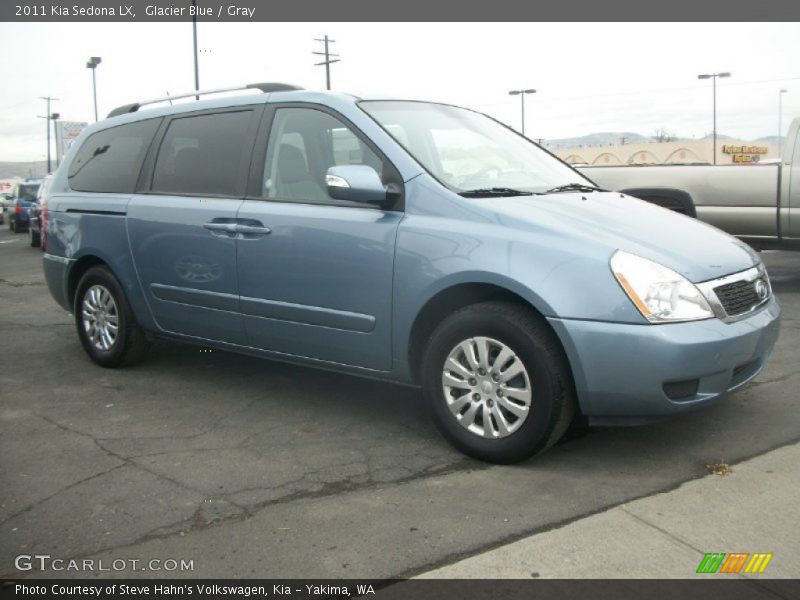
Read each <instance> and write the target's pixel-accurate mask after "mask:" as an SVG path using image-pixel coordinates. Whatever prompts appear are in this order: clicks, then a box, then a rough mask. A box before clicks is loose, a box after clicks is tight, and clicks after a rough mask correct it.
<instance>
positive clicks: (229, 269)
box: [44, 84, 780, 462]
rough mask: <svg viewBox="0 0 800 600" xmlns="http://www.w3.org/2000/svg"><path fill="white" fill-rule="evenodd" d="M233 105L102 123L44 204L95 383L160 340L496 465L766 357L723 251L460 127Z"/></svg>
mask: <svg viewBox="0 0 800 600" xmlns="http://www.w3.org/2000/svg"><path fill="white" fill-rule="evenodd" d="M243 89H245V88H243ZM247 89H248V92H247V93H242V94H238V95H237V94H233V95H227V96H225V97H220V96H216V97H213V96H212V97H211V98H210V99H206V100H201V101H197V102H188V103H176V104H174V105H172V104H169V105H167V104H166V103H165V102H161V105H158V101H153V102H152V103H148V102H137V103H134V104H130V105H126V106H122V107H120V108H118V109H115V110H114V111H112V113H111V114H110V115H109V118H107V119H106V120H103V121H101V122H99V123H96V124H94V125H92V126H90V127H88V128H86V130H85V131H84V132H83V133H82V134H81V137H80V139H78V140H77V141H76V143H74V144H73V146H72V148H71V149H70V151H69V153H68V155H67V156H66V158H65V160H64V161H63V164H62V165H61V167H60V168H59V169H58V171H57V172H56V174H55V176H54V177H53V179H52V181H51V182H50V186H49V190H48V198H47V199H46V201H47V214H46V219H45V223H44V233H45V234H46V238H47V246H46V252H45V255H44V269H45V275H46V279H47V284H48V286H49V289H50V292H51V293H52V295H53V296H54V298H55V299H56V301H57V302H58V303H59V304H60V305H61V306H62V307H63V308H64V309H66V310H68V311H70V312H71V313H73V314H74V317H75V324H76V326H77V333H78V337H79V338H80V342H81V343H82V345H83V347H84V348H85V350H86V352H87V354H88V355H89V356H90V357H91V359H92V360H93V361H94V362H96V363H97V364H98V365H101V366H103V367H119V366H122V365H126V364H131V363H134V362H136V361H138V360H140V359H141V358H142V357H143V356H144V354H145V351H146V349H147V346H148V344H149V343H150V341H151V340H152V339H154V338H170V339H173V340H183V341H185V342H189V343H194V344H200V345H202V346H204V347H209V348H218V349H226V350H232V351H238V352H244V353H248V354H253V355H259V356H263V357H266V358H272V359H279V360H285V361H291V362H296V363H301V364H305V365H310V366H316V367H321V368H325V369H332V370H336V371H342V372H347V373H351V374H354V375H361V376H366V377H371V378H377V379H382V380H386V381H391V382H397V383H401V384H407V385H413V386H419V387H420V388H421V390H422V393H423V394H424V397H425V400H426V402H427V404H428V405H429V407H430V411H431V414H432V415H433V419H434V421H435V422H436V424H437V426H438V428H439V429H440V430H441V432H442V433H443V434H444V436H445V437H446V438H447V439H448V440H449V441H450V442H451V443H452V444H454V445H455V446H456V447H458V448H459V449H460V450H462V451H463V452H465V453H467V454H469V455H471V456H474V457H477V458H480V459H483V460H487V461H494V462H514V461H520V460H523V459H525V458H527V457H530V456H532V455H533V454H536V453H538V452H541V451H543V450H545V449H547V448H548V447H550V446H551V445H552V444H554V443H555V442H556V441H558V440H559V438H561V437H562V436H563V435H564V433H565V432H566V431H567V429H568V427H569V426H570V424H571V423H573V422H575V421H576V420H577V419H581V420H582V422H585V421H586V420H588V422H589V423H602V424H629V423H643V422H647V421H651V420H653V419H656V418H660V417H665V416H669V415H675V414H678V413H683V412H685V411H690V410H693V409H696V408H699V407H702V406H706V405H709V404H711V403H713V402H715V401H717V400H718V399H720V398H722V397H724V396H725V395H726V394H727V393H728V392H731V391H732V390H735V389H737V388H739V387H741V386H743V385H744V384H745V383H747V382H748V381H750V380H751V379H753V377H755V376H756V374H758V373H759V371H760V370H761V369H762V367H763V366H764V364H765V362H766V360H767V358H768V357H769V355H770V352H771V350H772V348H773V346H774V344H775V341H776V338H777V335H778V326H779V318H780V308H779V306H778V303H777V302H776V300H775V298H774V296H773V294H772V290H771V287H770V282H769V278H768V276H767V273H766V271H765V269H764V266H763V264H762V262H761V260H760V259H759V256H758V254H757V253H756V252H754V251H753V250H752V249H751V248H750V247H749V246H747V245H746V244H745V243H744V242H741V241H739V240H737V239H735V238H733V237H731V236H729V235H728V234H726V233H723V232H721V231H719V230H718V229H715V228H714V227H712V226H710V225H707V224H704V223H702V222H699V221H697V220H695V219H691V218H688V217H686V216H683V215H679V214H676V213H674V212H672V211H669V210H666V209H664V208H661V207H658V206H654V205H651V204H648V203H646V202H643V201H641V200H638V199H635V198H632V197H629V196H626V195H624V194H620V193H619V192H610V191H606V190H604V189H600V188H598V187H597V186H595V185H594V184H593V183H592V181H590V180H589V179H587V177H586V176H584V175H581V174H580V173H579V172H577V171H575V170H574V169H572V168H571V167H570V166H568V165H567V164H565V163H563V162H561V161H560V160H558V159H557V158H555V157H554V156H552V155H551V154H549V153H548V152H546V151H545V150H543V149H542V148H540V147H539V146H537V145H536V144H534V143H533V142H531V141H530V140H528V139H527V138H525V137H523V136H521V135H519V134H517V133H516V132H514V131H512V130H511V129H509V128H508V127H506V126H504V125H502V124H501V123H499V122H497V121H495V120H493V119H491V118H489V117H487V116H485V115H483V114H480V113H477V112H474V111H472V110H467V109H464V108H459V107H456V106H450V105H444V104H436V103H429V102H417V101H405V100H403V101H400V100H393V99H379V98H359V97H354V96H351V95H346V94H342V93H332V92H311V91H304V90H302V89H299V88H296V87H293V86H290V85H286V84H252V85H250V86H247ZM191 95H192V96H194V95H195V92H192V94H191ZM204 95H205V94H204ZM173 98H174V97H173ZM162 100H164V99H162ZM148 104H153V106H146V105H148ZM219 393H220V399H221V400H224V390H220V391H219ZM376 401H380V399H376Z"/></svg>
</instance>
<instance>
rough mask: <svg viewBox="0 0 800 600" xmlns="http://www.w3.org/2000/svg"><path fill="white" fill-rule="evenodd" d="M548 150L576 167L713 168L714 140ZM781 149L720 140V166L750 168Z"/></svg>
mask: <svg viewBox="0 0 800 600" xmlns="http://www.w3.org/2000/svg"><path fill="white" fill-rule="evenodd" d="M545 147H546V148H547V149H548V150H550V151H551V152H552V153H553V154H555V155H556V156H558V157H559V158H561V159H562V160H564V161H565V162H568V163H570V164H573V165H592V166H598V167H616V166H624V165H664V164H693V163H694V164H697V163H700V164H712V163H713V162H714V161H713V152H714V151H713V142H712V141H711V140H676V141H670V142H644V143H633V144H624V145H589V144H585V145H580V146H573V147H556V148H553V147H550V146H549V145H548V144H545ZM777 158H779V156H778V146H777V145H775V144H772V143H766V142H747V141H742V140H732V139H727V138H726V139H724V140H717V164H718V165H726V164H750V163H756V162H761V161H764V160H770V159H777Z"/></svg>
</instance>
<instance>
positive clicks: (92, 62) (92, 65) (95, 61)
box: [86, 56, 103, 121]
mask: <svg viewBox="0 0 800 600" xmlns="http://www.w3.org/2000/svg"><path fill="white" fill-rule="evenodd" d="M102 61H103V59H101V58H100V57H99V56H92V57H91V58H90V59H89V60H88V61H87V62H86V68H87V69H91V70H92V95H93V96H94V120H95V121H97V78H96V77H95V71H97V65H99V64H100V63H101V62H102Z"/></svg>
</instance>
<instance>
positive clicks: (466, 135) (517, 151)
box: [360, 100, 591, 193]
mask: <svg viewBox="0 0 800 600" xmlns="http://www.w3.org/2000/svg"><path fill="white" fill-rule="evenodd" d="M360 106H361V107H362V108H363V109H364V110H365V111H366V112H367V113H368V114H369V115H371V116H372V117H373V118H374V119H375V120H376V121H377V122H378V123H379V124H380V125H381V126H382V127H383V128H384V129H385V130H386V131H387V132H388V133H389V134H390V135H391V136H392V137H394V139H395V140H397V142H398V143H399V144H400V145H402V146H403V147H404V148H405V149H406V150H408V152H409V153H411V155H412V156H414V158H416V159H417V160H418V161H419V162H420V163H421V164H422V166H424V167H425V168H426V169H427V170H428V172H430V173H431V174H432V175H433V176H434V177H436V178H437V179H438V180H439V181H441V182H442V183H444V184H445V185H447V186H448V187H450V188H451V189H453V190H454V191H456V192H468V191H470V190H491V189H493V188H505V189H508V190H512V191H513V190H519V191H524V192H533V193H541V192H545V191H547V190H550V189H552V188H554V187H558V186H561V185H566V184H570V183H579V184H583V185H591V183H590V182H589V181H588V180H587V179H585V178H584V177H581V175H580V174H578V173H577V172H575V171H573V170H572V169H571V168H569V167H568V166H566V165H565V164H563V163H562V162H560V161H559V160H558V159H556V158H553V157H552V156H550V155H549V154H548V153H547V152H545V151H544V150H542V149H541V148H539V147H538V146H536V145H535V144H533V143H532V142H531V141H529V140H528V139H526V138H524V137H522V136H520V135H517V134H516V133H514V132H513V131H511V130H510V129H508V128H507V127H505V126H503V125H501V124H500V123H498V122H496V121H494V120H492V119H490V118H489V117H487V116H485V115H482V114H480V113H476V112H473V111H471V110H467V109H464V108H458V107H455V106H446V105H443V104H431V103H427V102H410V101H396V100H391V101H386V100H380V101H362V102H361V103H360Z"/></svg>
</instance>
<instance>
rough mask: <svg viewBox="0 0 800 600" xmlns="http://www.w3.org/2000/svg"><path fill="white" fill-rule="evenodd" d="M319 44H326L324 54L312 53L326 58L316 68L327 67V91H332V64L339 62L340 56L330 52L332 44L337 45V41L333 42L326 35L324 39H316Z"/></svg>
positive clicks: (316, 64)
mask: <svg viewBox="0 0 800 600" xmlns="http://www.w3.org/2000/svg"><path fill="white" fill-rule="evenodd" d="M314 39H315V41H317V42H322V43H323V44H324V48H325V51H324V52H312V53H311V54H318V55H319V56H324V57H325V60H324V61H322V62H320V63H315V64H314V66H315V67H319V66H321V65H325V87H326V89H328V90H329V89H331V64H333V63H335V62H339V61H340V59H339V55H338V54H331V52H330V44H334V43H336V40H331V39H329V38H328V36H327V35H326V36H325V37H324V38H322V39H320V38H314Z"/></svg>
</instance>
